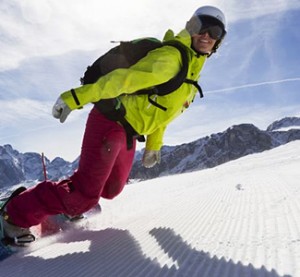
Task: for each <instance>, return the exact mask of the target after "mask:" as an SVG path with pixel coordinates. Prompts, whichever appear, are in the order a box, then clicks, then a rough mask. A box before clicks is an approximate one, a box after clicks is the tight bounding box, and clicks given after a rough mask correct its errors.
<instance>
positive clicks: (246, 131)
mask: <svg viewBox="0 0 300 277" xmlns="http://www.w3.org/2000/svg"><path fill="white" fill-rule="evenodd" d="M299 126H300V118H297V117H285V118H283V119H280V120H277V121H275V122H273V123H272V124H270V125H269V126H268V127H267V129H266V130H260V129H259V128H257V127H256V126H254V125H253V124H247V123H244V124H239V125H233V126H231V127H229V128H227V129H226V130H225V131H223V132H219V133H215V134H212V135H210V136H206V137H203V138H200V139H198V140H195V141H193V142H190V143H184V144H181V145H177V146H163V147H162V149H161V157H162V158H161V163H160V164H159V165H156V166H155V167H153V168H150V169H146V168H144V167H143V166H142V163H141V156H142V152H141V151H137V152H136V156H135V160H134V163H133V167H132V170H131V173H130V177H129V178H130V179H135V180H146V179H152V178H156V177H160V176H166V175H173V174H179V173H185V172H192V171H196V170H202V169H205V168H211V167H215V166H217V165H220V164H223V163H225V162H228V161H231V160H235V159H238V158H240V157H243V156H246V155H249V154H253V153H259V152H262V151H265V150H269V149H272V148H275V147H277V146H280V145H283V144H286V143H288V142H290V141H293V140H299V139H300V128H299ZM297 127H298V128H297ZM282 129H285V130H282ZM44 162H45V166H46V168H47V178H48V179H51V180H54V181H57V180H59V179H62V178H67V177H68V176H70V175H72V173H73V172H74V171H75V170H76V168H77V167H78V162H79V157H78V158H77V159H76V160H75V161H73V162H68V161H65V160H64V159H63V158H60V157H56V158H55V159H53V160H52V161H50V160H49V159H48V158H47V157H45V159H44ZM44 178H45V176H44V172H43V165H42V155H41V154H38V153H35V152H27V153H20V152H19V151H17V150H15V149H14V148H13V147H12V146H11V145H9V144H7V145H4V146H0V188H5V187H9V186H13V185H16V184H18V183H21V182H34V181H42V180H44Z"/></svg>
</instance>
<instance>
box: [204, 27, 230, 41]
mask: <svg viewBox="0 0 300 277" xmlns="http://www.w3.org/2000/svg"><path fill="white" fill-rule="evenodd" d="M204 33H208V34H209V36H210V37H211V38H212V39H214V40H220V39H222V38H223V37H224V36H225V34H226V31H225V30H224V29H223V28H221V27H220V26H217V25H214V26H202V28H201V30H200V32H199V35H201V34H204Z"/></svg>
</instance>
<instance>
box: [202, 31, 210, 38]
mask: <svg viewBox="0 0 300 277" xmlns="http://www.w3.org/2000/svg"><path fill="white" fill-rule="evenodd" d="M201 35H203V36H204V37H205V38H209V37H210V36H209V33H208V32H207V31H205V32H204V33H202V34H201Z"/></svg>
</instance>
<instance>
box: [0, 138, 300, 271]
mask: <svg viewBox="0 0 300 277" xmlns="http://www.w3.org/2000/svg"><path fill="white" fill-rule="evenodd" d="M299 165H300V141H294V142H290V143H288V144H286V145H284V146H280V147H278V148H275V149H272V150H269V151H265V152H263V153H259V154H252V155H249V156H246V157H243V158H241V159H238V160H235V161H232V162H228V163H226V164H223V165H221V166H218V167H216V168H212V169H207V170H202V171H198V172H193V173H187V174H181V175H176V176H170V177H162V178H158V179H154V180H149V181H145V182H141V183H134V184H131V185H128V186H127V187H126V188H125V190H124V192H123V193H122V194H121V195H120V196H119V197H117V198H116V199H115V200H112V201H103V200H102V201H101V202H100V203H101V205H102V208H103V212H102V214H101V215H98V216H96V217H91V218H90V219H89V220H87V221H86V222H85V223H84V224H83V226H81V228H74V229H72V230H69V231H67V232H64V233H63V234H58V235H55V236H53V237H49V238H44V239H40V240H39V241H37V242H36V243H35V244H33V245H32V246H30V247H29V248H28V249H24V250H22V252H20V253H18V254H16V255H14V256H12V257H10V258H8V259H6V260H4V261H2V262H1V263H0V268H1V270H0V276H5V277H9V276H14V277H16V276H28V277H29V276H30V277H34V276H38V277H40V276H42V277H47V276H64V277H67V276H84V277H87V276H105V277H114V276H126V277H127V276H134V277H135V276H143V277H144V276H151V277H152V276H188V277H191V276H201V277H202V276H203V277H213V276H215V277H242V276H249V277H250V276H264V277H275V276H285V277H287V276H289V277H297V276H300V221H299V219H300V171H299Z"/></svg>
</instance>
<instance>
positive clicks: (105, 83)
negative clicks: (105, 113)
mask: <svg viewBox="0 0 300 277" xmlns="http://www.w3.org/2000/svg"><path fill="white" fill-rule="evenodd" d="M180 67H181V54H180V53H179V51H178V50H177V49H176V48H175V47H172V46H164V47H161V48H158V49H155V50H152V51H151V52H149V53H148V55H147V56H146V57H144V58H143V59H141V60H140V61H139V62H137V63H136V64H135V65H133V66H131V67H130V68H126V69H124V68H123V69H121V68H119V69H116V70H114V71H112V72H110V73H108V74H106V75H104V76H102V77H101V78H99V80H98V81H97V82H96V83H94V84H88V85H83V86H81V87H78V88H76V89H74V90H70V91H66V92H64V93H62V94H61V97H62V99H63V100H64V102H65V103H66V104H67V105H68V106H69V108H70V109H71V110H74V109H78V108H81V107H82V106H84V105H85V104H88V103H91V102H97V101H99V100H101V99H108V98H114V97H117V96H119V95H121V94H131V93H134V92H136V91H138V90H140V89H145V88H151V87H153V86H155V85H157V84H161V83H164V82H166V81H168V80H170V79H171V78H172V77H174V76H175V75H176V74H177V72H178V71H179V70H180ZM71 91H73V92H71Z"/></svg>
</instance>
